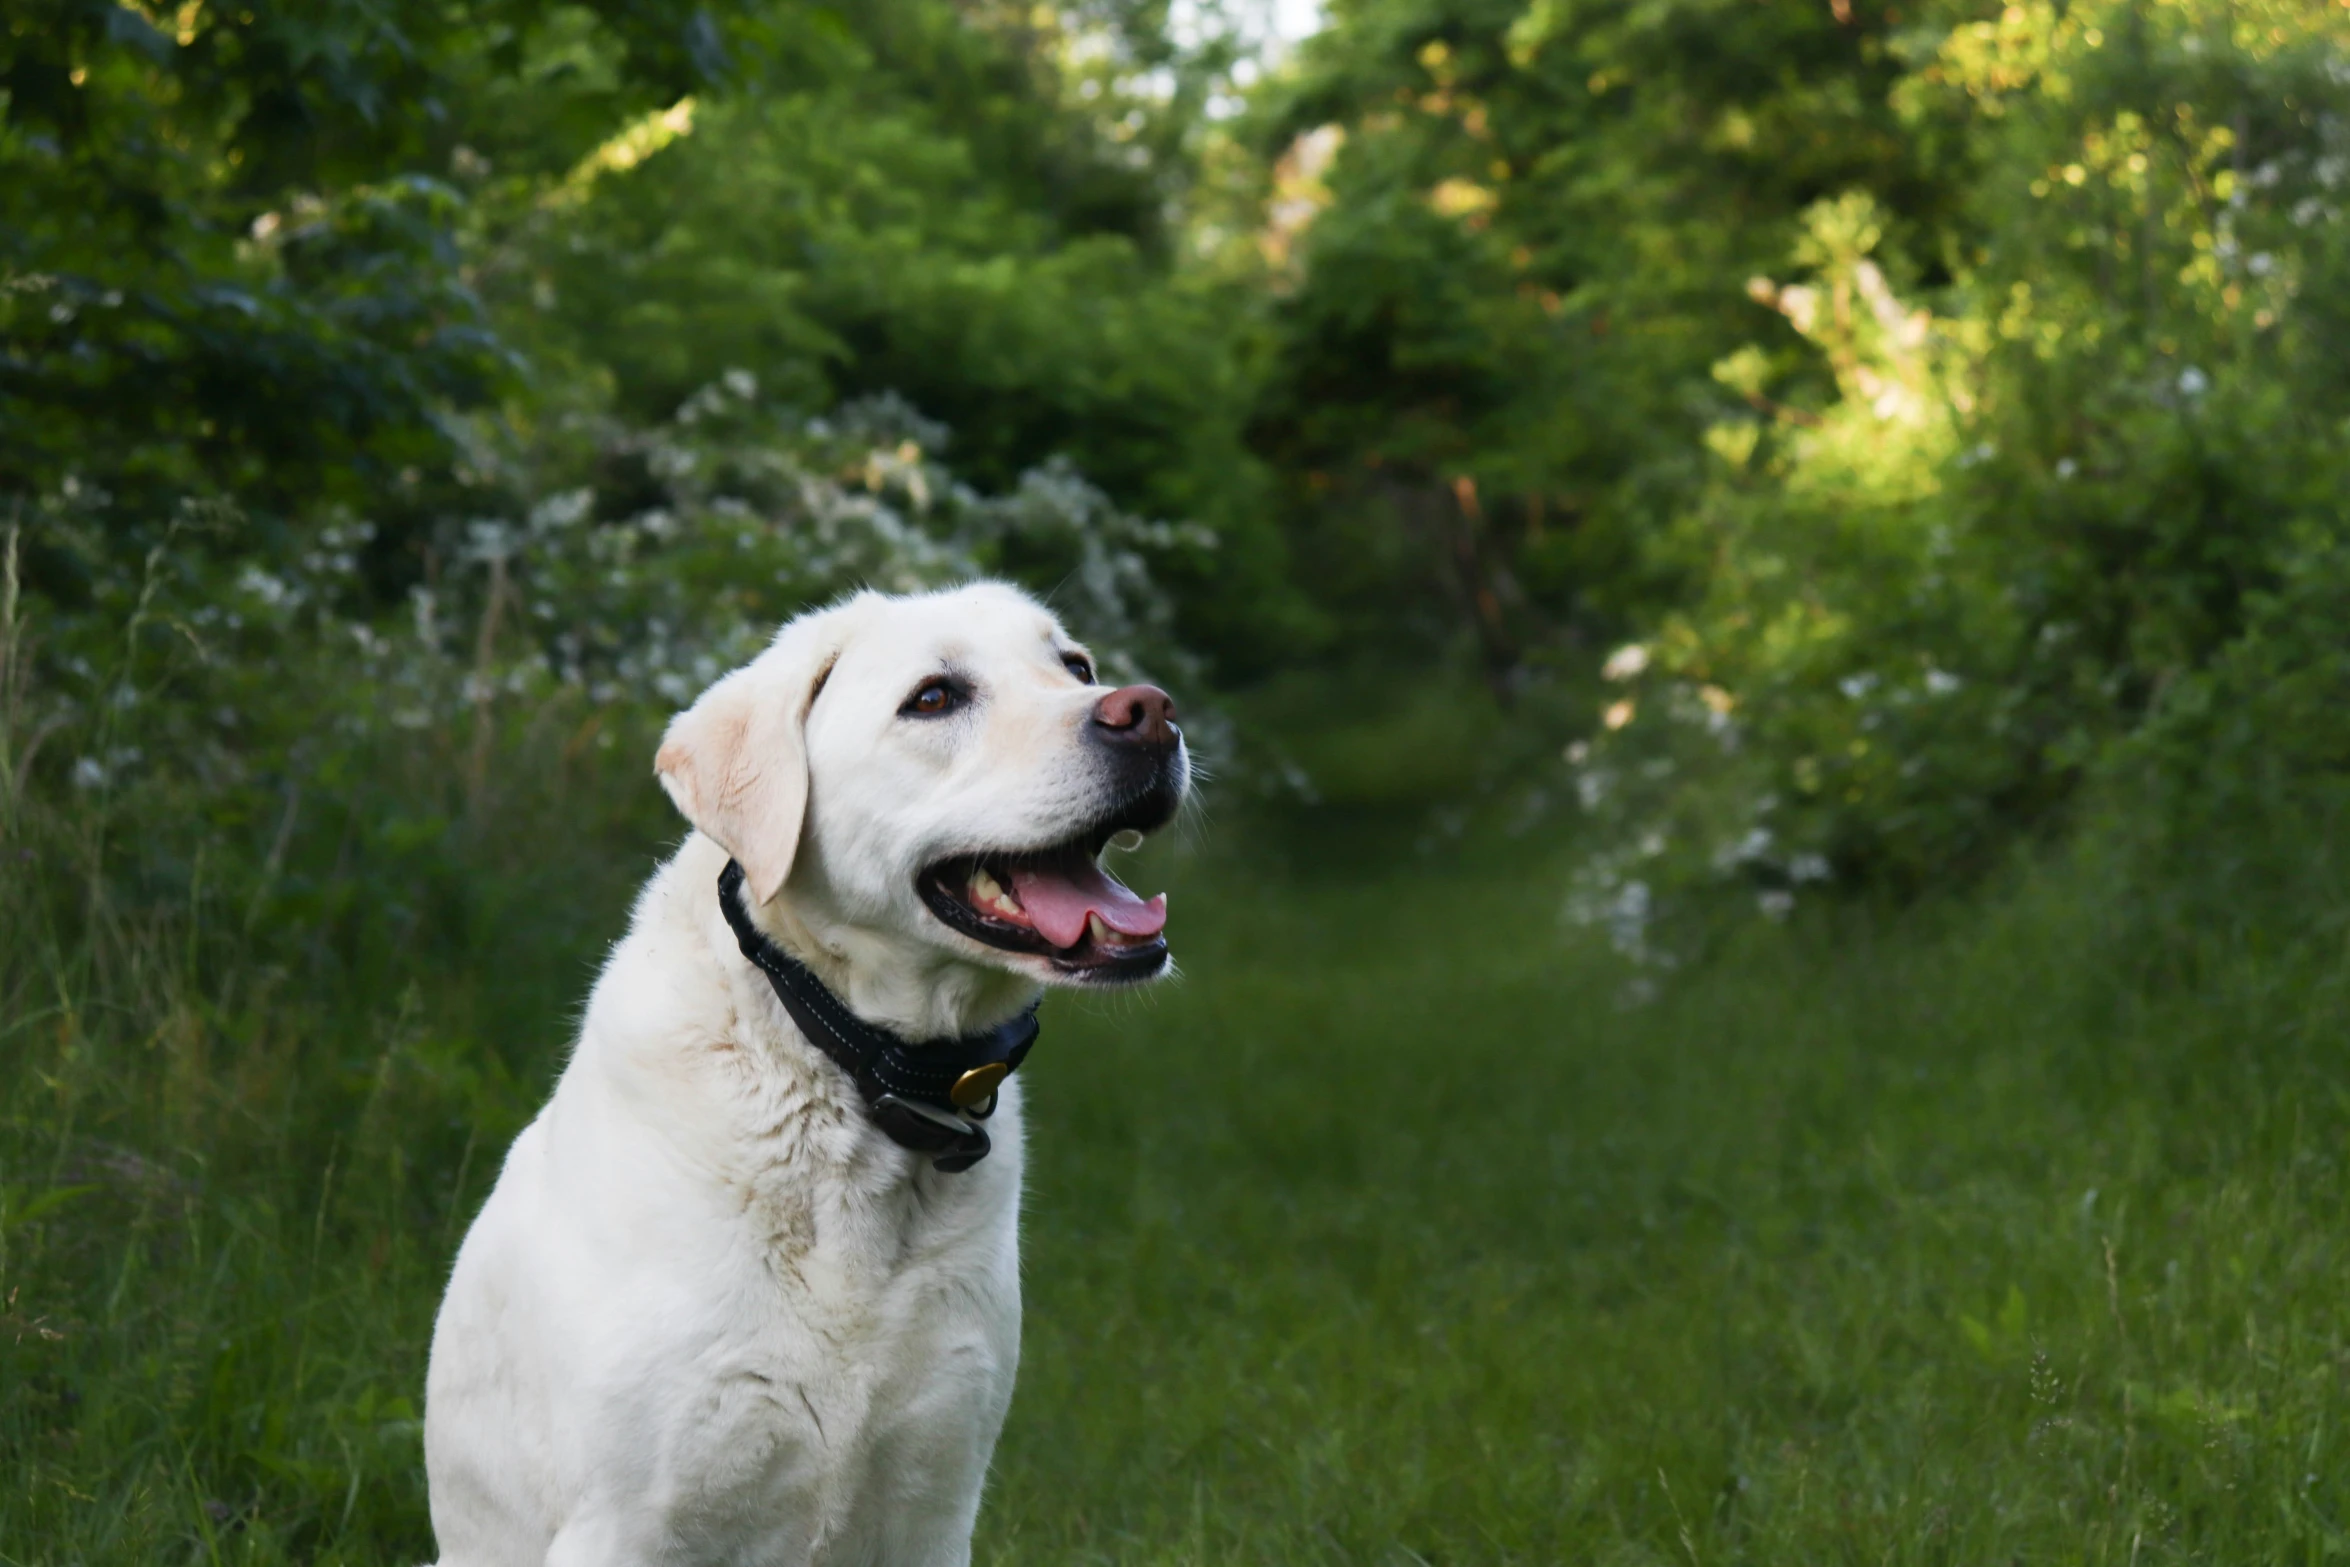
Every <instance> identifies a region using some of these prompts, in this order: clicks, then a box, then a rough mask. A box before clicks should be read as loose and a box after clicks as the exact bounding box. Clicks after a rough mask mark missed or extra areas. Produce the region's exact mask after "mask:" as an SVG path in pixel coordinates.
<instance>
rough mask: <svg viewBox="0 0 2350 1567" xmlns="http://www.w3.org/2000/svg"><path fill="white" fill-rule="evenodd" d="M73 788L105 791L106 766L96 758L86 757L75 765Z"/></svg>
mask: <svg viewBox="0 0 2350 1567" xmlns="http://www.w3.org/2000/svg"><path fill="white" fill-rule="evenodd" d="M73 786H74V787H75V788H76V789H103V788H105V787H106V766H105V764H104V763H102V762H100V761H99V760H98V759H97V758H96V757H94V756H85V757H82V758H80V759H78V760H77V761H75V763H74V764H73Z"/></svg>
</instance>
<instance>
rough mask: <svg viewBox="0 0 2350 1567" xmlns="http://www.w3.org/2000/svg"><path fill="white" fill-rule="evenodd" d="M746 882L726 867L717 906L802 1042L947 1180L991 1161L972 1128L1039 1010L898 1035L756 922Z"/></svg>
mask: <svg viewBox="0 0 2350 1567" xmlns="http://www.w3.org/2000/svg"><path fill="white" fill-rule="evenodd" d="M742 884H743V869H742V866H741V865H739V864H737V863H736V862H734V861H733V860H729V861H727V862H726V869H725V871H724V872H722V873H721V874H720V875H719V878H718V906H719V908H720V910H721V911H722V912H723V913H724V914H725V915H726V923H727V925H728V926H729V927H731V928H732V929H733V931H734V936H735V941H736V943H737V944H738V945H740V946H741V948H742V953H743V956H744V957H745V958H747V959H749V960H750V963H751V966H752V967H753V968H756V969H757V970H758V971H759V972H760V973H761V974H763V975H765V976H766V977H767V983H768V985H769V987H770V988H772V989H773V990H774V992H775V999H776V1000H778V1001H780V1002H782V1003H783V1010H784V1011H785V1012H786V1013H787V1014H789V1015H790V1017H791V1020H792V1024H793V1026H795V1027H796V1028H798V1029H799V1031H800V1033H801V1035H802V1037H804V1038H805V1039H806V1040H807V1041H808V1043H809V1044H811V1045H814V1046H815V1047H816V1048H817V1050H819V1051H820V1052H822V1053H823V1054H824V1055H825V1056H827V1057H829V1058H830V1059H831V1061H832V1062H833V1063H834V1064H835V1065H836V1066H838V1067H839V1068H840V1069H841V1070H842V1071H844V1072H846V1073H848V1074H849V1078H850V1080H851V1081H852V1082H854V1083H855V1084H856V1085H857V1093H858V1096H859V1097H860V1098H862V1099H863V1100H864V1101H865V1113H866V1115H867V1116H868V1117H870V1118H871V1119H872V1121H873V1124H874V1125H875V1126H878V1127H879V1128H881V1130H882V1132H883V1133H885V1134H886V1135H887V1136H888V1137H889V1139H890V1141H892V1142H894V1143H896V1144H897V1145H898V1146H899V1147H901V1148H908V1149H911V1150H913V1151H914V1152H916V1153H926V1154H934V1155H936V1156H937V1157H936V1158H934V1159H933V1160H932V1161H931V1163H932V1165H933V1166H934V1167H935V1168H937V1169H939V1170H941V1171H944V1172H945V1173H947V1174H949V1175H952V1174H954V1173H956V1172H957V1171H961V1170H968V1169H970V1168H971V1166H973V1165H975V1164H977V1163H978V1162H979V1161H980V1160H982V1159H984V1158H986V1157H987V1154H988V1150H989V1149H990V1148H991V1147H992V1146H994V1145H993V1143H992V1142H991V1141H990V1139H989V1137H988V1135H987V1133H986V1132H984V1131H982V1130H981V1129H980V1128H978V1127H977V1126H974V1125H973V1124H972V1123H973V1122H974V1121H984V1120H986V1119H987V1118H988V1117H989V1116H991V1115H993V1114H995V1108H996V1100H997V1096H998V1093H999V1091H1000V1090H1001V1089H1002V1087H1003V1085H1004V1080H1005V1079H1006V1078H1008V1077H1010V1076H1011V1075H1012V1073H1013V1072H1015V1071H1017V1070H1018V1069H1019V1066H1020V1063H1021V1061H1022V1060H1023V1059H1025V1058H1026V1056H1027V1054H1028V1049H1029V1046H1031V1045H1033V1044H1034V1043H1035V1042H1036V1033H1037V1023H1036V1008H1035V1007H1033V1006H1032V1007H1030V1008H1029V1009H1028V1010H1027V1011H1026V1012H1023V1013H1021V1014H1020V1016H1018V1017H1016V1018H1014V1019H1012V1020H1011V1021H1010V1022H1008V1023H1004V1024H1001V1025H999V1026H997V1027H995V1028H991V1029H985V1030H982V1031H981V1032H979V1033H976V1034H966V1035H964V1036H963V1037H962V1038H960V1039H940V1040H931V1041H926V1042H924V1043H921V1044H913V1043H910V1042H908V1041H906V1040H903V1039H900V1038H899V1037H898V1036H897V1035H895V1034H893V1033H891V1032H890V1031H889V1030H888V1029H886V1028H882V1027H879V1026H878V1025H876V1024H872V1023H868V1022H866V1021H865V1020H864V1019H863V1018H861V1017H858V1016H857V1015H856V1014H855V1013H854V1012H851V1011H850V1010H849V1008H848V1003H846V1002H844V1001H842V1000H841V999H840V998H839V997H838V996H836V995H834V994H833V993H832V992H831V991H830V990H828V989H826V988H825V985H824V982H823V981H822V980H820V979H818V978H817V977H816V975H815V972H814V971H813V970H811V969H810V968H809V967H808V966H807V965H806V964H804V963H801V962H800V961H799V960H798V959H796V958H794V957H793V956H792V955H791V954H790V953H788V952H786V951H784V950H783V949H782V948H781V947H779V946H777V945H776V944H775V943H774V941H773V940H771V939H770V938H769V937H768V935H767V933H766V932H765V931H763V930H761V929H759V927H758V926H757V925H755V924H753V923H752V922H751V916H750V913H749V911H748V910H747V909H745V908H744V907H743V903H742Z"/></svg>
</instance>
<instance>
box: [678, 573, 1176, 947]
mask: <svg viewBox="0 0 2350 1567" xmlns="http://www.w3.org/2000/svg"><path fill="white" fill-rule="evenodd" d="M1174 717H1175V706H1174V703H1173V702H1172V701H1170V700H1169V699H1168V697H1167V694H1166V693H1165V692H1163V691H1161V690H1159V689H1158V688H1157V687H1155V686H1124V687H1120V688H1118V689H1116V690H1110V689H1108V688H1106V687H1104V686H1103V685H1102V684H1101V683H1100V682H1099V681H1098V680H1097V679H1096V678H1095V672H1094V663H1093V658H1092V656H1091V655H1090V654H1088V653H1087V652H1086V650H1085V649H1084V648H1082V647H1080V646H1079V645H1078V644H1077V643H1076V642H1075V641H1073V640H1071V638H1070V637H1069V635H1068V633H1067V632H1065V631H1063V630H1062V629H1061V626H1060V623H1059V622H1058V621H1056V620H1055V619H1054V618H1053V617H1052V616H1051V615H1050V614H1049V613H1047V612H1046V611H1045V610H1044V609H1043V608H1042V607H1041V606H1039V605H1038V604H1037V603H1036V602H1035V601H1034V600H1033V599H1031V598H1029V597H1028V596H1027V595H1026V594H1024V593H1022V592H1020V591H1019V590H1018V589H1016V588H1011V587H1006V586H1004V585H1002V584H1000V583H979V584H975V585H973V586H970V587H965V588H957V589H953V590H951V591H947V592H941V593H925V594H918V595H913V596H908V597H890V596H886V595H882V594H877V593H866V594H860V595H859V596H857V597H856V598H853V599H851V600H849V601H847V602H846V603H843V604H840V605H837V606H835V607H833V608H831V609H827V610H820V611H817V612H815V613H812V614H808V615H803V616H801V617H800V618H799V619H797V620H794V621H792V622H791V623H790V624H789V625H787V626H785V627H784V628H783V630H782V632H781V633H780V634H779V635H778V636H777V637H776V639H775V641H774V643H773V644H772V645H771V646H769V648H768V649H767V651H766V652H764V653H762V654H760V655H759V657H758V658H756V659H754V660H752V661H751V662H750V663H749V664H747V665H745V666H744V667H743V668H741V669H738V670H736V671H735V672H734V673H733V674H731V675H728V676H727V677H726V678H725V679H723V680H721V681H719V682H718V683H717V684H716V685H714V686H712V687H711V688H710V689H709V690H708V691H707V692H705V693H704V694H703V695H702V697H701V699H700V700H699V701H697V702H696V703H695V704H694V705H693V706H692V707H691V708H690V709H688V710H687V711H685V712H684V713H681V714H679V715H678V716H677V718H676V719H674V720H673V721H672V722H671V723H670V725H669V731H668V733H667V735H666V736H664V737H663V740H662V745H661V752H660V756H659V758H658V760H657V762H656V763H655V766H656V768H657V770H658V771H659V773H660V776H661V782H662V784H663V786H664V787H665V788H667V789H668V791H669V797H670V798H671V799H672V800H674V801H676V803H677V807H678V809H679V810H681V811H683V812H684V813H685V816H686V819H687V820H688V821H690V822H692V823H693V824H694V826H695V827H697V828H699V829H700V830H701V831H702V832H703V833H704V834H706V835H707V836H709V837H711V838H713V839H715V840H716V841H717V842H718V843H719V844H720V845H721V846H723V847H724V848H725V849H726V850H727V852H728V853H730V854H732V855H733V856H734V857H735V858H736V859H737V860H739V861H740V862H741V863H742V866H743V870H744V872H745V875H746V884H747V885H748V887H749V889H750V892H751V896H752V897H753V898H754V899H755V900H757V901H758V902H759V903H762V904H764V903H767V902H769V901H770V900H772V899H774V898H775V897H776V896H777V894H778V893H780V892H782V891H783V890H784V888H785V887H786V885H787V884H788V885H789V887H790V889H791V892H792V898H793V901H794V902H795V903H806V904H808V905H810V906H811V907H813V908H815V909H818V910H820V911H821V912H822V914H823V915H824V917H825V918H826V921H827V922H828V923H835V922H845V923H846V924H847V925H849V926H852V927H855V928H856V929H858V930H860V931H863V932H866V933H869V934H870V935H874V936H879V937H882V938H884V939H888V940H892V941H893V942H912V943H914V944H917V945H920V946H925V947H929V948H931V949H934V950H936V951H937V952H939V953H940V954H941V955H944V956H948V957H953V958H959V959H962V960H964V961H966V962H970V963H974V964H979V965H983V966H986V967H991V968H995V969H999V970H1005V971H1008V972H1010V973H1014V974H1019V975H1023V976H1026V977H1029V978H1033V979H1039V980H1044V981H1048V982H1057V983H1063V984H1073V983H1074V984H1120V983H1132V982H1135V981H1139V980H1146V979H1151V978H1154V977H1156V976H1157V975H1158V974H1160V973H1161V972H1162V971H1164V970H1165V968H1166V967H1167V962H1168V952H1167V942H1166V936H1165V931H1164V928H1165V925H1166V904H1165V900H1164V899H1163V898H1153V899H1151V900H1149V901H1148V902H1145V901H1144V900H1143V899H1141V898H1138V897H1136V896H1135V895H1134V894H1133V893H1132V892H1129V891H1128V890H1127V889H1126V888H1125V887H1123V886H1121V885H1120V884H1119V883H1118V882H1117V881H1115V880H1113V879H1112V878H1111V877H1110V876H1109V875H1108V874H1107V873H1106V872H1104V871H1103V870H1102V869H1101V868H1100V865H1099V863H1098V861H1099V859H1100V855H1101V852H1102V850H1103V848H1104V847H1105V846H1106V845H1107V844H1108V843H1109V841H1110V839H1111V838H1112V837H1114V836H1116V835H1117V834H1119V833H1121V832H1127V831H1140V832H1148V831H1150V830H1151V829H1153V828H1156V827H1159V826H1162V825H1164V824H1165V823H1166V822H1167V821H1168V820H1169V819H1170V818H1172V817H1173V816H1174V814H1175V811H1176V809H1177V807H1178V806H1179V805H1180V804H1181V803H1182V800H1183V795H1184V791H1185V790H1186V789H1187V788H1188V787H1189V783H1190V775H1191V765H1190V759H1189V757H1188V755H1187V754H1186V752H1185V750H1184V744H1183V732H1182V731H1181V730H1180V729H1178V728H1177V727H1176V726H1175V723H1174Z"/></svg>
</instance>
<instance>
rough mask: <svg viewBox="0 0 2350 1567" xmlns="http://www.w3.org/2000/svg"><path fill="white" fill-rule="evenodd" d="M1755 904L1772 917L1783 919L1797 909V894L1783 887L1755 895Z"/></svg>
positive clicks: (1768, 916)
mask: <svg viewBox="0 0 2350 1567" xmlns="http://www.w3.org/2000/svg"><path fill="white" fill-rule="evenodd" d="M1754 906H1755V907H1756V908H1758V909H1760V910H1762V911H1763V914H1764V915H1765V916H1766V917H1767V918H1770V919H1775V920H1783V919H1785V918H1786V917H1787V916H1788V915H1789V914H1791V913H1793V912H1794V909H1795V894H1794V893H1792V892H1789V891H1787V890H1786V889H1785V888H1783V887H1773V888H1772V889H1771V890H1770V891H1768V892H1764V893H1758V894H1756V895H1755V900H1754Z"/></svg>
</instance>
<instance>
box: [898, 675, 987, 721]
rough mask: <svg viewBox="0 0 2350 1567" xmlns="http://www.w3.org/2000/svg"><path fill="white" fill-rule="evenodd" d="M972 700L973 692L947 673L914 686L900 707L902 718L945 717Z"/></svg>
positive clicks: (899, 711)
mask: <svg viewBox="0 0 2350 1567" xmlns="http://www.w3.org/2000/svg"><path fill="white" fill-rule="evenodd" d="M970 700H971V693H970V692H968V691H966V690H964V689H963V688H962V686H960V685H958V684H957V683H956V682H954V681H953V680H950V679H948V678H947V677H946V676H945V675H933V676H931V677H930V678H929V679H928V680H925V681H923V682H922V683H921V684H920V685H918V686H916V687H915V688H914V694H913V695H912V696H910V697H908V698H906V701H905V705H904V706H903V707H900V708H899V709H898V716H899V717H901V718H944V717H945V716H946V715H947V714H949V713H951V712H953V711H954V710H955V709H956V708H959V707H961V706H962V705H963V704H964V703H966V702H968V701H970Z"/></svg>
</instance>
